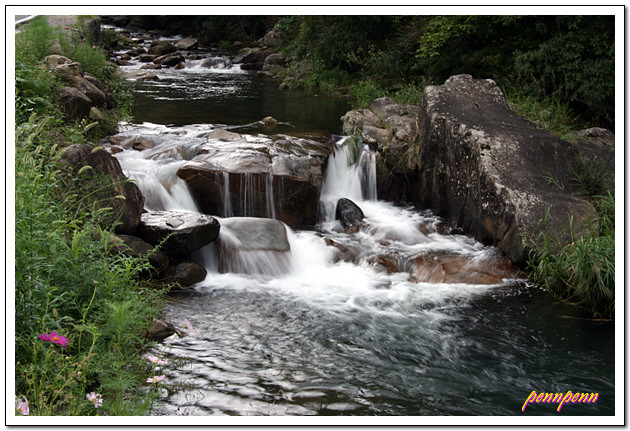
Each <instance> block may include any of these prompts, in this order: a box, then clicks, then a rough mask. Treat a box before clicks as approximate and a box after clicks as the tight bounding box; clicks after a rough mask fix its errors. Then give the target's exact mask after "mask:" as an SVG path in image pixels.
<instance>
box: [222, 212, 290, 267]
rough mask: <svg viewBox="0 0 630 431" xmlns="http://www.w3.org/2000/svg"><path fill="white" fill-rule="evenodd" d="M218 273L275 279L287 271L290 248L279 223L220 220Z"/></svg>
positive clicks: (246, 218)
mask: <svg viewBox="0 0 630 431" xmlns="http://www.w3.org/2000/svg"><path fill="white" fill-rule="evenodd" d="M221 223H222V231H221V238H220V240H219V249H220V252H219V271H220V272H224V273H245V274H265V275H272V276H278V275H281V274H284V273H286V272H288V271H289V270H290V268H291V255H290V251H291V246H290V244H289V240H288V238H287V231H286V228H285V226H284V224H282V222H280V221H278V220H273V219H265V218H252V217H232V218H227V219H223V220H222V221H221Z"/></svg>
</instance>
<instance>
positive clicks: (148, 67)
mask: <svg viewBox="0 0 630 431" xmlns="http://www.w3.org/2000/svg"><path fill="white" fill-rule="evenodd" d="M161 68H162V66H160V65H159V64H154V63H147V64H143V65H142V66H140V69H141V70H156V69H161Z"/></svg>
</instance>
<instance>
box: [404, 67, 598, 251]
mask: <svg viewBox="0 0 630 431" xmlns="http://www.w3.org/2000/svg"><path fill="white" fill-rule="evenodd" d="M419 122H420V130H421V136H420V147H419V151H418V157H417V163H418V167H419V169H418V172H419V174H418V176H419V178H418V183H417V188H416V190H415V194H414V196H413V198H414V201H415V202H416V203H417V204H419V205H421V206H422V207H428V208H431V209H433V210H434V211H435V212H437V213H438V214H440V215H442V216H445V217H446V218H449V219H453V220H455V221H456V222H457V223H458V224H459V225H461V226H462V227H463V228H464V229H465V230H466V231H467V232H468V233H470V234H472V235H473V236H474V237H475V238H477V239H478V240H480V241H482V242H485V243H491V244H494V245H496V246H498V247H499V248H500V249H501V250H502V251H503V252H504V253H505V254H506V255H507V256H508V257H509V258H510V259H511V260H512V261H513V262H515V263H519V262H522V261H523V260H524V259H525V257H526V254H525V251H526V249H524V242H525V241H526V239H538V236H539V234H540V232H541V231H543V232H545V233H546V234H547V235H549V236H550V237H551V238H553V239H554V240H555V241H557V242H558V244H559V245H560V246H562V245H565V244H569V243H571V241H572V236H571V233H570V232H569V226H570V225H572V226H573V229H574V231H575V232H576V234H578V235H579V234H580V233H581V232H584V231H585V230H586V231H589V230H591V229H594V228H596V226H595V227H594V226H593V220H595V219H596V216H597V214H596V212H595V209H594V208H593V206H592V205H591V204H590V203H589V202H588V201H587V200H586V199H585V198H583V197H580V193H581V190H580V189H579V188H577V187H576V186H573V184H574V182H573V181H572V178H573V174H572V171H571V163H572V162H573V161H574V160H576V157H577V156H578V151H577V150H576V149H575V147H573V146H572V145H571V144H569V143H568V142H566V141H563V140H561V139H559V138H556V137H554V136H552V135H550V134H549V133H547V132H545V131H543V130H540V129H538V128H536V127H535V126H534V125H533V124H532V123H530V122H528V121H527V120H525V119H524V118H522V117H520V116H518V115H517V114H516V113H514V112H513V111H511V110H510V109H509V107H508V104H507V102H506V100H505V97H504V96H503V93H502V92H501V90H500V89H499V87H498V86H497V85H496V83H495V82H494V81H492V80H489V79H473V78H472V77H471V76H470V75H457V76H453V77H451V78H449V79H448V80H447V81H446V83H445V84H444V85H440V86H429V87H427V88H426V89H425V92H424V97H423V101H422V105H421V111H420V118H419ZM551 177H552V178H553V180H554V182H555V183H556V184H563V185H564V186H565V187H564V189H560V188H558V187H556V186H554V185H553V184H552V183H550V181H549V179H550V178H551Z"/></svg>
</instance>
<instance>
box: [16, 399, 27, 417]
mask: <svg viewBox="0 0 630 431" xmlns="http://www.w3.org/2000/svg"><path fill="white" fill-rule="evenodd" d="M15 409H16V410H17V411H18V412H19V413H20V414H21V415H23V416H28V413H29V409H28V400H27V399H26V397H22V399H19V398H18V399H16V400H15Z"/></svg>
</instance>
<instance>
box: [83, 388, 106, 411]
mask: <svg viewBox="0 0 630 431" xmlns="http://www.w3.org/2000/svg"><path fill="white" fill-rule="evenodd" d="M85 397H86V398H87V399H88V401H91V402H93V403H94V408H95V409H97V408H99V407H101V406H102V405H103V397H102V396H101V394H95V393H94V392H90V393H89V394H86V395H85Z"/></svg>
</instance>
